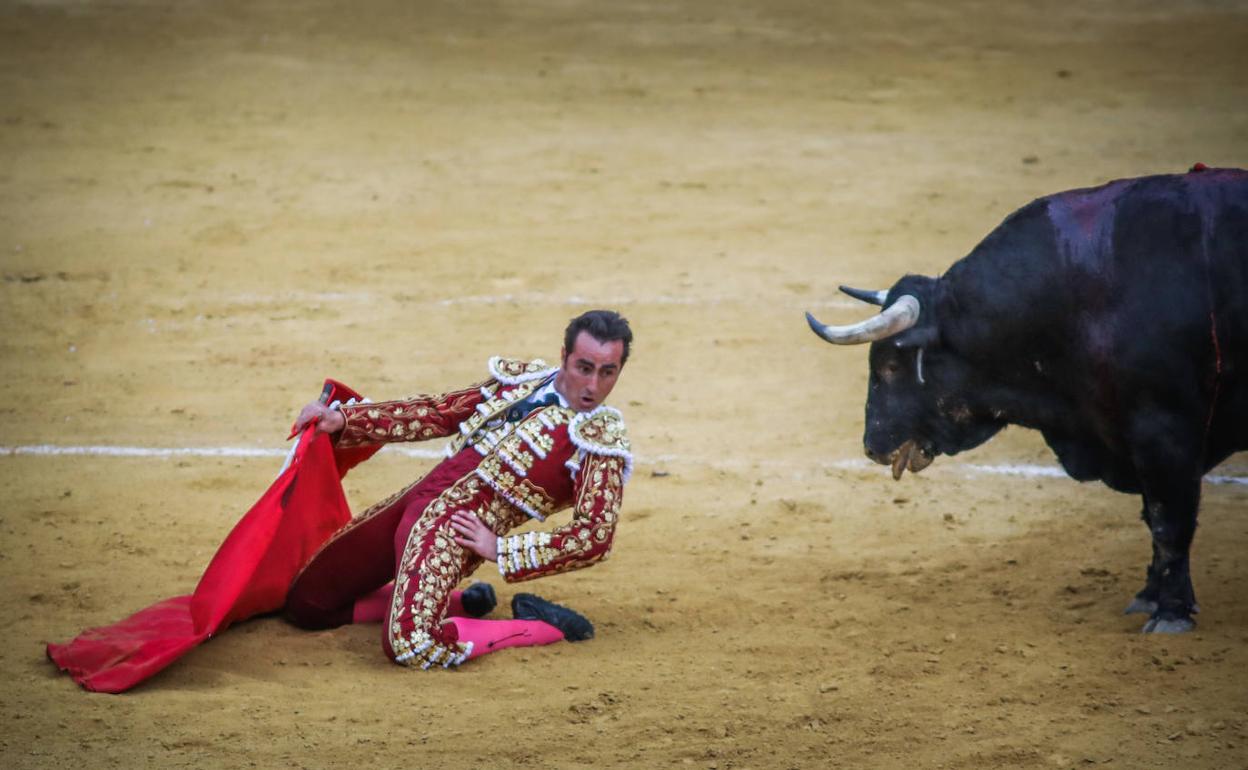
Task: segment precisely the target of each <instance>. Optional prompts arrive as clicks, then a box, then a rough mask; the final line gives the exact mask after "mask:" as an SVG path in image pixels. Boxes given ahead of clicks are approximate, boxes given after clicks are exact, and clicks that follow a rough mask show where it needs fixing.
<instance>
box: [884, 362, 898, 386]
mask: <svg viewBox="0 0 1248 770" xmlns="http://www.w3.org/2000/svg"><path fill="white" fill-rule="evenodd" d="M899 374H901V363H900V362H898V361H885V362H884V363H883V364H881V365H880V377H881V378H882V379H883V380H884V381H885V382H892V381H893V380H895V379H897V375H899Z"/></svg>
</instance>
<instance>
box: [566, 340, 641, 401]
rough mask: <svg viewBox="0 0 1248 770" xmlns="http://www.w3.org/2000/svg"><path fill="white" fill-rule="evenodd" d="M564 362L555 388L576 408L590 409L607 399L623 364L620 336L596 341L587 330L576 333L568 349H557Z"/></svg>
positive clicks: (622, 348)
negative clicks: (609, 339) (574, 339)
mask: <svg viewBox="0 0 1248 770" xmlns="http://www.w3.org/2000/svg"><path fill="white" fill-rule="evenodd" d="M560 356H562V358H563V365H562V366H561V367H560V368H559V374H558V375H556V377H555V389H556V390H558V391H559V392H560V393H561V394H562V395H563V397H564V398H566V399H567V400H568V404H569V405H571V407H572V408H573V409H575V410H576V411H578V412H589V411H592V410H594V409H597V408H598V405H599V404H601V403H602V402H603V401H606V400H607V396H608V395H610V393H611V389H612V388H614V387H615V381H616V380H618V379H619V377H620V370H621V369H623V368H624V364H623V363H621V362H620V359H621V358H623V356H624V342H623V340H612V341H611V342H599V341H598V340H596V339H594V338H593V336H592V335H590V333H589V332H581V333H580V334H578V335H576V343H575V344H574V345H573V346H572V349H571V350H568V349H566V348H564V349H563V350H562V351H560Z"/></svg>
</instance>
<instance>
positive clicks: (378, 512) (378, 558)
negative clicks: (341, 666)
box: [286, 448, 481, 629]
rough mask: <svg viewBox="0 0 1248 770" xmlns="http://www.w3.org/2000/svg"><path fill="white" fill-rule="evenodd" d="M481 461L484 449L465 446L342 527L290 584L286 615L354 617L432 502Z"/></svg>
mask: <svg viewBox="0 0 1248 770" xmlns="http://www.w3.org/2000/svg"><path fill="white" fill-rule="evenodd" d="M480 462H481V455H479V454H477V452H476V451H475V450H473V449H471V448H465V449H463V450H461V451H460V452H459V453H458V454H456V455H455V456H454V457H450V458H447V459H446V460H443V461H442V462H441V463H439V464H438V465H437V467H435V468H434V469H433V470H432V471H430V472H429V473H428V474H427V475H426V476H424V477H423V478H422V479H420V480H419V481H417V482H416V483H415V484H412V485H411V486H410V487H408V488H407V489H404V490H403V491H402V492H399V493H398V494H397V495H394V496H393V497H391V498H390V499H388V500H383V501H382V502H380V503H378V504H377V505H374V506H373V508H372V510H369V511H366V512H365V513H364V514H363V515H362V516H360V517H359V518H357V519H355V520H353V521H352V522H351V523H349V524H347V526H345V527H343V528H342V529H341V530H339V531H338V532H337V533H336V534H335V535H334V536H333V537H332V538H330V540H329V542H327V543H326V544H325V545H324V546H322V547H321V550H319V551H318V552H317V553H316V555H314V556H313V557H312V560H311V561H309V562H308V565H307V566H306V567H304V568H303V571H302V572H301V573H299V575H298V576H297V577H296V578H295V582H294V583H292V584H291V587H290V593H289V594H288V595H287V597H286V616H287V617H288V618H289V619H290V620H291V621H292V622H293V623H295V625H298V626H300V627H303V628H313V629H316V628H334V627H336V626H341V625H345V624H347V623H350V622H351V611H352V608H353V607H354V605H355V600H356V599H358V598H360V597H363V596H366V595H368V594H371V593H373V592H374V591H376V590H377V589H379V588H381V587H382V586H384V585H385V584H386V583H389V582H390V581H391V580H393V579H394V577H395V571H396V569H397V566H398V563H399V560H400V559H401V558H402V555H403V549H404V547H405V546H406V544H407V539H408V535H409V534H410V533H411V530H412V527H414V526H415V525H416V522H417V521H419V519H420V517H421V516H422V515H423V514H424V512H425V510H426V509H427V508H428V507H429V504H430V503H431V502H433V501H434V499H436V498H437V497H438V496H439V495H440V494H442V492H443V491H445V490H446V489H448V488H449V487H451V486H452V485H454V484H455V482H457V481H459V480H460V479H462V478H463V477H464V476H466V475H468V474H469V473H471V472H472V471H473V469H475V468H476V467H477V465H478V463H480ZM477 561H478V562H479V561H480V560H479V559H478V560H477ZM474 569H475V565H474Z"/></svg>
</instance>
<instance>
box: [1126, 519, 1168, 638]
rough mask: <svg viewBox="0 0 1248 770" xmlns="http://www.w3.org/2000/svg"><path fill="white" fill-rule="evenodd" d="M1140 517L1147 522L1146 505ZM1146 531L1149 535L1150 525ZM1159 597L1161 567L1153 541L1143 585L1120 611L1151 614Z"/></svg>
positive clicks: (1150, 531)
mask: <svg viewBox="0 0 1248 770" xmlns="http://www.w3.org/2000/svg"><path fill="white" fill-rule="evenodd" d="M1140 518H1141V519H1143V520H1144V524H1145V525H1147V524H1148V506H1147V505H1146V506H1144V508H1143V509H1142V510H1141V511H1140ZM1148 532H1149V534H1150V535H1151V534H1152V532H1153V528H1152V527H1151V526H1150V527H1149V528H1148ZM1160 597H1161V567H1160V565H1159V562H1158V556H1157V543H1156V542H1154V543H1153V560H1152V561H1151V562H1149V564H1148V575H1147V577H1146V578H1145V581H1144V587H1143V588H1141V589H1140V592H1139V593H1137V594H1136V595H1135V598H1134V599H1132V600H1131V603H1130V604H1128V605H1127V608H1126V609H1125V610H1123V611H1122V614H1124V615H1135V614H1138V613H1143V614H1145V615H1152V614H1153V613H1154V612H1156V611H1157V600H1158V599H1159V598H1160Z"/></svg>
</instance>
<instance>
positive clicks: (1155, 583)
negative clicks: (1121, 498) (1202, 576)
mask: <svg viewBox="0 0 1248 770" xmlns="http://www.w3.org/2000/svg"><path fill="white" fill-rule="evenodd" d="M1140 518H1142V519H1143V520H1144V523H1145V524H1148V518H1149V517H1148V507H1147V506H1145V507H1144V509H1143V511H1141V512H1140ZM1149 533H1150V534H1152V527H1151V526H1150V527H1149ZM1163 571H1164V568H1163V566H1162V556H1161V551H1160V549H1158V548H1157V543H1156V541H1154V542H1153V560H1152V561H1151V562H1150V563H1149V565H1148V574H1147V577H1146V579H1145V582H1144V587H1143V588H1141V589H1140V592H1139V593H1137V594H1136V595H1135V598H1134V599H1132V600H1131V603H1130V604H1128V605H1127V608H1126V609H1125V610H1123V613H1122V614H1124V615H1134V614H1137V613H1142V614H1145V615H1152V614H1153V613H1154V612H1156V611H1157V607H1158V606H1159V605H1160V600H1161V575H1162V572H1163ZM1186 575H1187V579H1186V582H1185V585H1184V587H1183V590H1184V591H1185V592H1186V594H1187V596H1188V598H1189V600H1190V602H1191V605H1192V607H1191V611H1192V614H1197V613H1199V612H1200V603H1199V602H1197V601H1196V593H1195V591H1194V590H1193V589H1192V576H1191V569H1190V568H1189V569H1188V570H1186Z"/></svg>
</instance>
